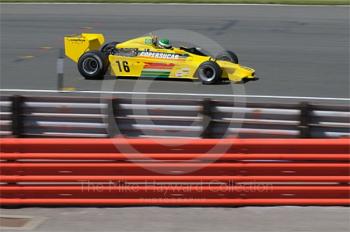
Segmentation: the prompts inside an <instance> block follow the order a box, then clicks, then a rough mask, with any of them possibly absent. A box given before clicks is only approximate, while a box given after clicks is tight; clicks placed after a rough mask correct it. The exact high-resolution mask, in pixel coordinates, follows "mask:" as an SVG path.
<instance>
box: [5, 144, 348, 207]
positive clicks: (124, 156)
mask: <svg viewBox="0 0 350 232" xmlns="http://www.w3.org/2000/svg"><path fill="white" fill-rule="evenodd" d="M349 142H350V140H349V139H288V140H286V139H231V138H230V139H158V140H154V139H138V138H137V139H135V138H132V139H131V138H128V139H120V138H113V139H72V138H69V139H67V138H66V139H60V138H54V139H48V138H36V139H32V138H27V139H18V138H2V139H0V146H1V148H2V149H1V152H0V161H1V162H0V170H1V173H0V196H1V197H0V206H12V207H13V206H14V205H15V206H17V207H18V206H22V205H45V206H46V205H61V206H68V205H176V206H180V205H190V206H193V205H203V206H211V205H215V206H236V205H333V206H334V205H344V206H349V205H350V199H349V193H350V185H349V183H350V176H349V168H350V164H349V161H350V154H349ZM128 147H132V148H133V149H129V150H127V149H128ZM213 148H215V149H213ZM214 150H216V151H224V150H225V152H223V153H222V152H221V153H219V152H213V151H214ZM136 151H139V152H138V153H137V152H136Z"/></svg>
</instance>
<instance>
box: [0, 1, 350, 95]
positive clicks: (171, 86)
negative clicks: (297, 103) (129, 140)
mask: <svg viewBox="0 0 350 232" xmlns="http://www.w3.org/2000/svg"><path fill="white" fill-rule="evenodd" d="M0 6H1V81H0V85H1V86H0V87H1V89H56V59H57V56H58V48H60V47H63V36H64V35H67V34H74V33H80V32H101V33H104V34H105V36H106V39H107V40H108V41H112V40H117V41H123V40H127V39H129V38H133V37H136V36H140V35H143V34H146V33H149V32H151V31H155V30H159V29H174V28H175V29H179V28H180V29H186V30H191V31H195V32H198V33H201V34H203V35H204V36H207V37H208V38H210V39H212V40H215V41H216V42H217V43H219V44H220V45H222V46H223V47H225V48H226V49H229V50H233V51H235V52H236V53H238V55H239V57H240V62H241V63H242V64H244V65H247V66H251V67H253V68H255V69H256V70H257V75H258V76H259V78H260V80H258V81H256V82H249V83H247V84H245V85H237V84H233V85H231V84H221V85H211V86H203V85H202V84H201V83H199V82H188V81H169V80H163V81H161V80H157V81H151V80H132V79H126V80H125V79H120V80H117V81H115V79H114V78H107V80H105V81H104V82H101V81H88V80H84V79H83V78H82V77H81V76H80V75H79V73H78V71H77V69H76V65H75V64H74V63H73V62H71V61H69V60H66V62H65V87H67V88H74V89H76V90H108V91H114V90H115V91H124V92H134V91H142V92H144V91H146V92H172V93H180V94H181V93H205V94H249V95H276V96H312V97H335V98H348V97H349V96H350V93H349V7H317V6H315V7H309V6H308V7H302V6H293V7H289V6H234V5H231V6H230V5H224V6H219V5H214V6H206V5H193V6H192V5H137V4H136V5H124V4H116V5H110V4H102V5H79V4H72V5H61V4H55V5H47V4H38V5H23V4H22V5H21V4H18V5H9V4H1V5H0ZM101 83H103V84H101ZM162 97H166V96H162Z"/></svg>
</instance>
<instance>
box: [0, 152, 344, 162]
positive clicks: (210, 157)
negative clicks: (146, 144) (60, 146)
mask: <svg viewBox="0 0 350 232" xmlns="http://www.w3.org/2000/svg"><path fill="white" fill-rule="evenodd" d="M0 159H9V160H13V159H51V160H55V159H56V160H57V159H66V160H76V159H78V160H79V159H84V160H149V159H154V160H162V161H163V160H191V159H195V160H199V161H215V160H217V161H230V160H276V161H277V160H325V161H329V160H331V161H350V154H201V153H197V154H174V153H166V154H162V153H158V154H157V153H151V154H137V153H136V154H133V153H131V154H123V153H115V154H111V153H0Z"/></svg>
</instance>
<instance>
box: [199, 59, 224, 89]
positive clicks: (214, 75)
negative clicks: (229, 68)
mask: <svg viewBox="0 0 350 232" xmlns="http://www.w3.org/2000/svg"><path fill="white" fill-rule="evenodd" d="M197 76H198V78H199V79H200V80H201V81H202V83H203V84H215V83H218V82H220V81H221V68H220V66H219V65H218V64H217V63H215V62H213V61H206V62H204V63H202V64H201V65H200V66H199V68H198V70H197Z"/></svg>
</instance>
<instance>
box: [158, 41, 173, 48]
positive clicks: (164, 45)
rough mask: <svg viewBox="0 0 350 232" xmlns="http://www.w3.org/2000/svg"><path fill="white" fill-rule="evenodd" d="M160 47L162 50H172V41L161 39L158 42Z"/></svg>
mask: <svg viewBox="0 0 350 232" xmlns="http://www.w3.org/2000/svg"><path fill="white" fill-rule="evenodd" d="M158 47H160V48H167V49H169V48H171V44H170V41H169V39H159V40H158Z"/></svg>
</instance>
